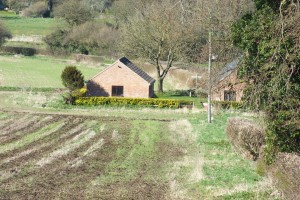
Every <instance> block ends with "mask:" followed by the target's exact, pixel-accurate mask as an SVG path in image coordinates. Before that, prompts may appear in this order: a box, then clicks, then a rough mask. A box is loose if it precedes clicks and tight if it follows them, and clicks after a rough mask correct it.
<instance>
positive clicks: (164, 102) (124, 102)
mask: <svg viewBox="0 0 300 200" xmlns="http://www.w3.org/2000/svg"><path fill="white" fill-rule="evenodd" d="M75 104H76V105H87V106H97V105H112V106H115V105H117V106H143V107H158V108H179V107H181V106H185V105H193V102H192V101H187V100H176V99H149V98H123V97H76V99H75Z"/></svg>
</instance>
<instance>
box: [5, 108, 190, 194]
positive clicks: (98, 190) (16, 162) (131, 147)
mask: <svg viewBox="0 0 300 200" xmlns="http://www.w3.org/2000/svg"><path fill="white" fill-rule="evenodd" d="M176 124H178V123H174V122H172V121H168V120H165V121H164V120H128V119H125V118H115V117H92V116H76V115H59V114H37V113H35V114H32V113H29V112H28V113H27V112H9V111H0V199H55V198H63V199H65V198H67V199H88V198H98V199H168V198H170V199H172V196H173V197H174V198H175V197H176V194H174V188H173V190H172V187H171V186H172V181H173V182H174V180H171V179H172V178H173V179H174V176H175V175H173V176H172V173H173V172H172V171H171V170H170V169H172V163H173V161H175V160H178V159H179V157H181V156H182V155H183V154H184V149H185V147H184V146H186V145H188V143H187V141H188V138H186V139H187V140H185V141H183V142H180V141H177V140H176V139H174V138H176V137H175V135H173V136H172V137H170V133H171V131H169V129H170V127H171V129H172V130H176ZM179 126H182V124H181V125H180V123H179ZM181 128H182V127H181ZM171 134H176V131H172V133H171ZM172 138H173V139H172ZM173 174H174V173H173ZM173 185H174V184H173ZM174 195H175V196H174Z"/></svg>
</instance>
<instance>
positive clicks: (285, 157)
mask: <svg viewBox="0 0 300 200" xmlns="http://www.w3.org/2000/svg"><path fill="white" fill-rule="evenodd" d="M299 166H300V156H299V154H296V153H278V154H277V155H276V159H275V161H274V163H273V164H272V165H270V166H269V167H268V171H269V172H270V173H269V174H270V176H271V177H272V180H273V182H274V183H275V185H276V187H277V188H278V189H279V191H280V192H281V193H282V194H283V195H284V199H291V200H294V199H299V188H300V173H299Z"/></svg>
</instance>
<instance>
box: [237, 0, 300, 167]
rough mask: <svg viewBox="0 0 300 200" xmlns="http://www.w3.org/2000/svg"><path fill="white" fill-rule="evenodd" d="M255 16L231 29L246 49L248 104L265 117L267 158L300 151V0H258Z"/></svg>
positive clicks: (243, 68)
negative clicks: (299, 0) (299, 24)
mask: <svg viewBox="0 0 300 200" xmlns="http://www.w3.org/2000/svg"><path fill="white" fill-rule="evenodd" d="M255 4H256V8H257V10H256V12H254V13H250V14H248V15H245V16H244V17H243V18H242V19H241V20H239V21H237V22H236V23H235V24H234V25H233V27H232V39H233V42H234V44H235V45H236V46H237V47H239V48H240V49H242V50H243V51H244V55H243V62H242V66H241V68H240V70H239V75H240V77H241V78H242V79H244V81H245V82H246V83H247V84H246V88H245V91H244V102H245V103H247V104H248V106H250V107H252V108H256V109H258V110H262V111H264V112H265V113H266V117H265V119H266V123H267V128H268V130H267V135H266V136H267V137H266V148H265V152H264V153H265V156H266V159H267V162H268V163H271V162H272V160H273V158H274V156H275V155H276V153H277V152H298V153H299V152H300V146H299V144H300V126H299V121H300V106H299V105H300V56H299V55H300V48H299V46H300V43H299V41H300V40H299V32H300V28H299V26H298V23H299V21H300V11H299V10H300V8H299V5H298V4H297V3H296V1H279V0H276V1H271V0H255Z"/></svg>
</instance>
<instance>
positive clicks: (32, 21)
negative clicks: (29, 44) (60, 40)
mask: <svg viewBox="0 0 300 200" xmlns="http://www.w3.org/2000/svg"><path fill="white" fill-rule="evenodd" d="M0 20H1V21H3V22H4V24H5V26H6V27H7V28H8V29H9V30H10V31H11V33H12V34H13V35H42V36H45V35H47V34H49V33H51V32H52V31H53V30H54V28H55V27H56V26H57V25H60V24H61V23H62V22H61V21H59V20H57V19H53V18H27V17H20V16H19V15H16V14H14V13H10V12H5V11H0Z"/></svg>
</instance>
